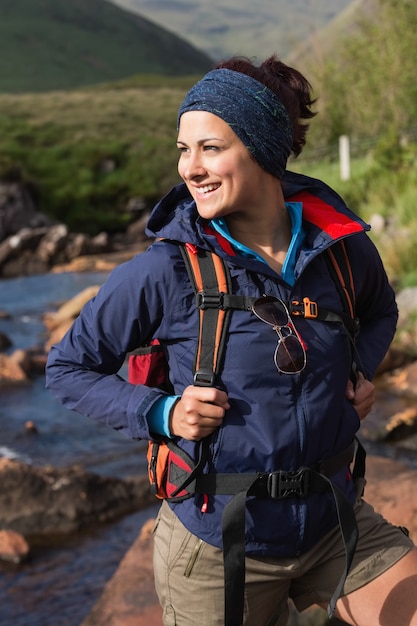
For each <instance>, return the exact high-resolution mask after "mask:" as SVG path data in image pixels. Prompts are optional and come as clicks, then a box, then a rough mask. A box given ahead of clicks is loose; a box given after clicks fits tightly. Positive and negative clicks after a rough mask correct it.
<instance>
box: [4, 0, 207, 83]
mask: <svg viewBox="0 0 417 626" xmlns="http://www.w3.org/2000/svg"><path fill="white" fill-rule="evenodd" d="M0 16H1V18H0V40H1V55H0V92H2V93H5V92H10V93H19V92H29V91H47V90H54V89H71V88H73V87H79V86H83V85H89V84H96V83H100V82H103V81H113V80H117V79H119V78H123V77H126V76H130V75H132V74H137V73H157V74H166V75H186V74H193V73H202V72H204V71H206V70H207V69H208V68H210V67H211V61H210V59H209V58H208V56H206V55H205V54H204V53H202V52H200V51H198V50H196V49H195V48H194V47H193V46H192V45H191V44H189V43H187V42H185V41H184V40H182V39H181V38H180V37H179V36H177V35H174V34H173V33H171V32H169V31H167V30H165V29H163V28H161V27H160V26H157V25H155V24H153V23H152V22H150V21H149V20H147V19H145V18H143V17H140V16H138V15H133V14H132V13H130V12H127V11H125V10H123V9H121V8H120V7H117V6H115V5H114V4H111V3H110V2H107V1H106V0H88V1H87V0H37V1H36V2H35V1H34V0H0Z"/></svg>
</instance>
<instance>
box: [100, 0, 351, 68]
mask: <svg viewBox="0 0 417 626" xmlns="http://www.w3.org/2000/svg"><path fill="white" fill-rule="evenodd" d="M112 2H114V3H115V4H117V5H119V6H123V7H125V8H126V9H129V10H131V11H134V12H136V13H139V14H140V15H143V16H145V17H147V18H148V19H150V20H152V21H153V22H155V23H157V24H160V25H161V26H164V27H165V28H169V29H170V30H172V31H173V32H175V33H178V34H181V36H182V37H184V38H186V39H187V40H188V41H190V42H191V43H192V44H193V45H194V46H196V47H197V48H199V49H201V50H204V51H205V52H207V53H208V54H209V55H210V56H211V57H213V58H214V59H216V60H219V59H223V58H226V57H229V56H232V55H234V54H243V55H245V56H249V57H251V56H256V57H258V58H264V57H266V56H269V55H270V54H272V53H274V52H276V53H277V54H278V56H280V57H282V58H285V57H286V56H288V55H289V53H290V52H291V51H292V50H293V48H294V47H296V46H298V45H299V44H300V43H303V42H304V41H305V40H306V39H308V38H309V37H311V36H312V35H314V34H315V33H317V32H319V31H320V30H321V28H322V27H323V26H324V25H326V24H328V23H329V22H331V21H332V20H333V18H335V17H336V16H338V15H339V14H340V13H341V12H342V11H343V10H344V9H346V7H348V6H349V5H350V4H351V2H352V0H331V1H326V0H262V1H261V2H253V0H210V1H207V0H112Z"/></svg>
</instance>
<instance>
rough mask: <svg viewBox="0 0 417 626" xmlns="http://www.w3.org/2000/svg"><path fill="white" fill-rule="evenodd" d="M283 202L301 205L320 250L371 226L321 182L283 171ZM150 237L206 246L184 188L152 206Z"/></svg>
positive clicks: (200, 221) (193, 203)
mask: <svg viewBox="0 0 417 626" xmlns="http://www.w3.org/2000/svg"><path fill="white" fill-rule="evenodd" d="M282 189H283V192H284V197H285V200H286V201H291V202H303V220H304V221H305V222H306V223H307V224H309V230H310V236H311V237H312V238H313V239H315V238H316V237H317V236H319V237H320V247H322V246H323V244H324V245H330V244H331V243H332V242H333V241H336V240H337V239H340V238H342V237H345V236H347V235H351V234H354V233H358V232H363V231H367V230H369V229H370V226H369V225H368V224H366V223H365V222H364V221H363V220H362V219H361V218H360V217H358V216H357V215H356V214H355V213H353V211H351V210H350V209H349V208H348V207H347V206H346V204H345V202H344V200H343V199H342V198H341V197H340V196H339V195H338V194H337V193H336V192H335V191H334V190H333V189H331V187H329V186H328V185H326V184H325V183H323V182H322V181H320V180H318V179H315V178H311V177H309V176H305V175H304V174H298V173H295V172H290V171H288V170H287V171H286V172H285V175H284V178H283V180H282ZM146 234H147V235H148V236H149V237H157V238H158V237H162V238H165V239H172V240H175V241H183V242H190V243H193V244H195V245H197V246H198V245H203V246H204V245H205V243H204V242H205V241H206V237H205V235H204V231H203V222H202V220H201V218H200V217H199V215H198V213H197V209H196V205H195V202H194V200H193V199H192V196H191V194H190V193H189V191H188V189H187V187H186V185H185V184H184V183H181V184H179V185H176V186H175V187H173V188H172V189H171V190H170V191H169V192H168V193H167V194H166V195H165V196H164V197H163V198H162V199H161V200H160V201H159V202H158V203H157V204H156V206H155V207H154V209H153V211H152V213H151V215H150V218H149V221H148V224H147V228H146Z"/></svg>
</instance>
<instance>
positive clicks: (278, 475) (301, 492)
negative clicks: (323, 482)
mask: <svg viewBox="0 0 417 626" xmlns="http://www.w3.org/2000/svg"><path fill="white" fill-rule="evenodd" d="M310 484H311V470H310V468H308V467H304V468H302V469H299V470H296V471H295V472H283V471H281V470H280V471H279V472H272V473H271V474H268V479H267V489H268V494H269V497H270V498H276V499H283V498H289V497H291V496H299V497H304V496H306V495H308V493H309V491H310Z"/></svg>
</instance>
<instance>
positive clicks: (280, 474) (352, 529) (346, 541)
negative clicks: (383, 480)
mask: <svg viewBox="0 0 417 626" xmlns="http://www.w3.org/2000/svg"><path fill="white" fill-rule="evenodd" d="M355 447H357V450H356V456H357V460H358V465H359V467H360V468H361V470H362V468H364V458H365V450H364V449H363V447H362V446H361V444H360V443H359V442H356V443H355V442H353V443H352V444H351V445H350V446H349V447H348V448H346V449H345V450H343V451H342V452H341V453H340V454H337V455H335V456H334V457H332V458H331V459H328V460H326V461H322V462H319V463H318V464H317V468H310V467H305V468H300V469H298V470H296V471H293V472H285V471H281V470H279V471H277V472H271V473H269V474H267V473H258V474H203V475H200V476H198V477H196V479H195V492H196V493H205V494H223V495H226V494H235V495H234V496H233V498H232V499H231V500H230V501H229V502H228V503H227V505H226V506H225V508H224V511H223V518H222V535H223V558H224V570H225V626H241V625H242V624H243V609H244V585H245V525H246V524H245V511H246V498H247V497H248V496H256V497H259V498H273V499H284V498H289V497H305V496H307V495H309V494H311V493H324V492H330V493H331V494H332V495H333V498H334V502H335V506H336V512H337V517H338V521H339V528H340V532H341V535H342V540H343V545H344V548H345V553H346V563H345V569H344V572H343V574H342V576H341V578H340V580H339V583H338V584H337V586H336V589H335V591H334V593H333V595H332V597H331V599H330V602H329V606H328V614H329V617H330V618H331V617H332V616H333V613H334V609H335V606H336V602H337V600H338V598H339V597H340V594H341V593H342V591H343V586H344V584H345V580H346V577H347V574H348V572H349V569H350V566H351V564H352V559H353V555H354V552H355V547H356V543H357V540H358V529H357V524H356V518H355V514H354V511H353V508H352V505H351V504H350V502H349V501H348V499H347V498H346V496H345V495H344V494H343V493H342V491H340V489H338V488H337V487H336V485H334V484H333V483H332V481H331V480H330V478H329V476H332V475H333V474H336V473H337V471H339V470H340V469H342V468H343V467H344V466H346V465H348V464H349V463H350V462H351V461H352V459H353V455H354V452H355ZM360 473H362V472H360ZM356 474H357V472H356ZM354 475H355V471H354Z"/></svg>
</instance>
